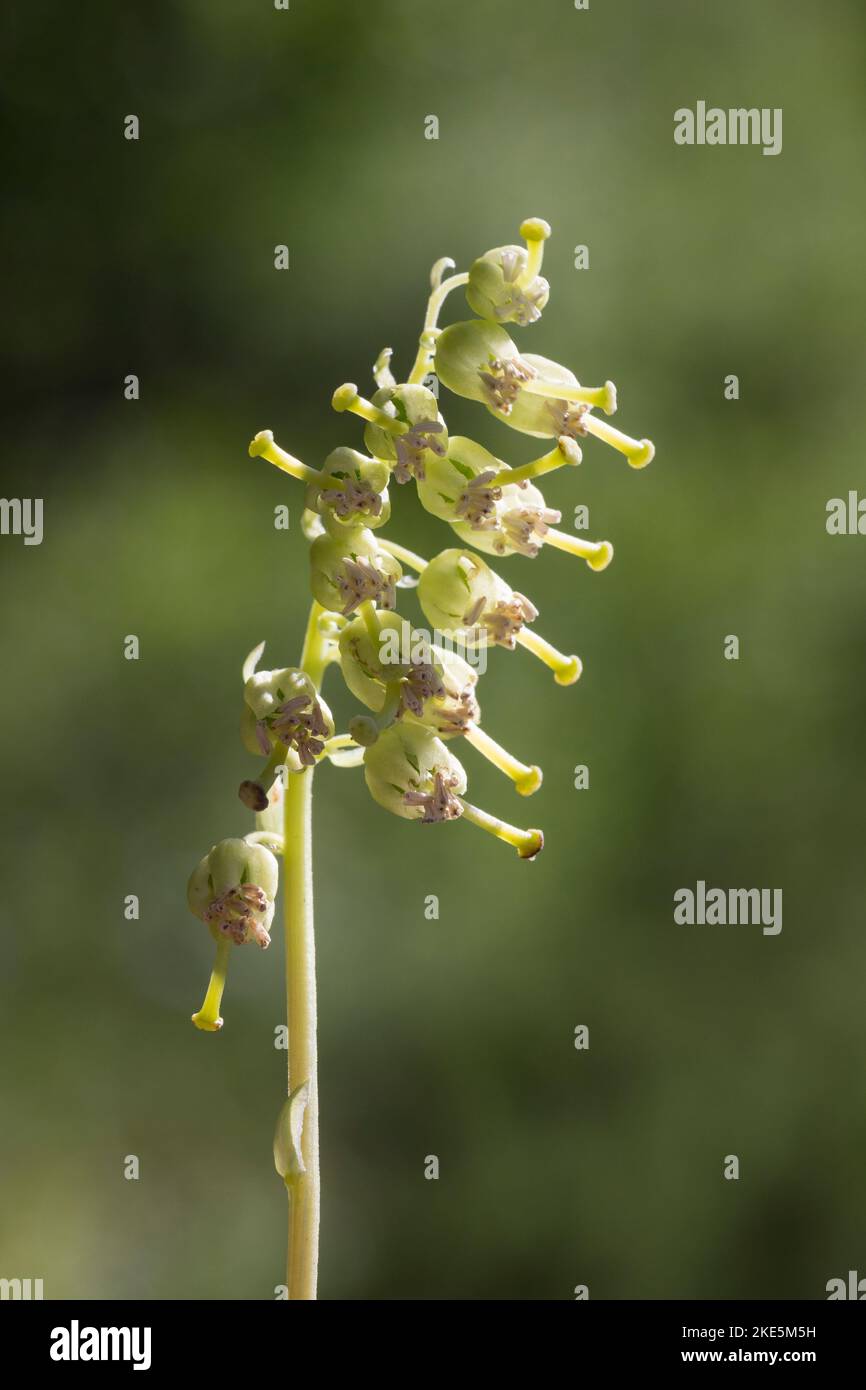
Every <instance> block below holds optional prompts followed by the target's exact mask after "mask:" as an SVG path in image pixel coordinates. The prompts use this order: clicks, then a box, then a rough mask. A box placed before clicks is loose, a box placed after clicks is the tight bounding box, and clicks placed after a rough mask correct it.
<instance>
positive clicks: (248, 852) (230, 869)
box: [187, 839, 279, 1033]
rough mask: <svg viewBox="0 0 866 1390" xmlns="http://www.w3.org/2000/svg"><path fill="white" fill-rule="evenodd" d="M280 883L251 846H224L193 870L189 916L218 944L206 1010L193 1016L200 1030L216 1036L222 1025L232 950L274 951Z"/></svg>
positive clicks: (258, 848) (261, 852) (266, 854)
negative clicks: (250, 946)
mask: <svg viewBox="0 0 866 1390" xmlns="http://www.w3.org/2000/svg"><path fill="white" fill-rule="evenodd" d="M278 882H279V869H278V867H277V861H276V859H275V857H274V855H273V854H272V853H271V851H270V850H269V849H266V848H265V846H264V845H260V844H251V843H250V842H249V841H248V840H238V839H233V840H221V841H220V842H219V844H217V845H214V846H213V848H212V849H211V850H210V851H209V852H208V853H207V854H206V855H205V856H204V858H203V859H202V860H201V861H200V862H199V864H198V866H197V867H196V868H195V869H194V870H193V872H192V874H191V876H190V880H189V884H188V886H187V901H188V903H189V907H190V911H191V912H193V913H194V914H195V916H196V917H198V918H199V919H200V921H202V922H204V923H205V924H206V926H207V927H208V928H209V930H210V933H211V936H212V937H213V938H214V940H215V941H216V943H217V958H216V963H215V965H214V969H213V972H212V975H211V981H210V985H209V986H208V991H207V995H206V997H205V1001H204V1004H203V1005H202V1007H201V1009H200V1010H199V1011H198V1013H195V1014H193V1016H192V1021H193V1023H194V1024H195V1026H196V1027H197V1028H201V1029H203V1030H204V1031H205V1032H208V1033H215V1032H217V1031H218V1029H220V1028H221V1027H222V1025H223V1020H222V1019H221V1018H220V1016H219V1008H220V1002H221V1000H222V993H223V988H224V985H225V975H226V968H227V965H228V953H229V950H230V948H231V947H232V946H243V945H246V944H247V943H250V942H255V944H256V945H257V946H260V947H261V948H262V949H263V950H264V949H266V948H267V947H268V946H269V945H270V941H271V938H270V928H271V923H272V921H273V918H274V907H275V899H276V896H277V886H278Z"/></svg>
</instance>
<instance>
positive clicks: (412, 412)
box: [364, 384, 448, 483]
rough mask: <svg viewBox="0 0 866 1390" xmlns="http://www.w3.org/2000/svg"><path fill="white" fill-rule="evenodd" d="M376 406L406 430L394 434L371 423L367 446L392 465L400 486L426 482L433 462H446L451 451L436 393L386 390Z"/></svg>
mask: <svg viewBox="0 0 866 1390" xmlns="http://www.w3.org/2000/svg"><path fill="white" fill-rule="evenodd" d="M373 405H374V406H376V407H377V408H378V409H379V410H382V411H384V413H385V414H386V415H388V416H390V417H391V419H392V420H393V421H394V423H395V425H396V426H405V428H403V429H395V430H393V431H392V430H390V429H388V428H386V427H385V426H384V425H380V424H377V423H375V422H370V423H368V424H367V426H366V427H365V429H364V443H365V444H366V446H367V448H368V449H369V451H370V453H371V454H373V455H374V457H375V458H377V459H386V460H387V461H388V463H389V464H390V465H391V467H392V469H393V472H394V478H395V480H396V481H397V482H398V483H407V482H408V481H409V479H410V478H420V479H423V477H424V474H425V470H426V467H427V464H428V463H429V462H430V460H431V459H435V458H442V457H443V456H444V454H445V450H446V449H447V447H448V431H447V429H446V428H445V421H444V420H443V419H442V416H441V415H440V414H439V406H438V404H437V401H436V397H435V396H434V395H433V392H432V391H428V389H427V387H426V386H415V385H408V384H407V385H401V386H386V387H383V388H381V389H380V390H379V391H377V392H376V394H375V395H374V396H373Z"/></svg>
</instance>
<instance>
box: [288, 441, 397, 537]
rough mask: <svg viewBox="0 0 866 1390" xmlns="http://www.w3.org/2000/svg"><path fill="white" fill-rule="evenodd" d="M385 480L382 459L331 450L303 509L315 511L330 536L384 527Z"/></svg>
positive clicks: (388, 508) (386, 474) (386, 508)
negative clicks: (362, 528)
mask: <svg viewBox="0 0 866 1390" xmlns="http://www.w3.org/2000/svg"><path fill="white" fill-rule="evenodd" d="M389 477H390V470H389V468H388V465H387V464H386V463H384V462H383V461H382V460H380V459H371V458H367V457H366V455H364V454H359V453H358V451H357V449H348V448H345V447H340V448H339V449H334V451H333V452H332V453H330V454H329V455H328V457H327V458H326V459H325V463H324V467H323V468H322V472H321V474H320V475H319V478H318V479H317V480H316V482H315V483H310V484H309V486H308V488H307V494H306V505H307V508H308V509H309V510H310V511H315V512H318V514H319V516H320V517H321V518H322V520H323V522H324V524H325V527H326V528H327V530H328V531H330V533H331V534H332V535H335V534H336V535H339V534H340V532H341V531H343V530H345V529H347V528H356V527H358V526H367V527H370V528H378V527H379V526H384V525H385V524H386V522H387V521H388V519H389V518H390V516H391V502H390V500H389V497H388V479H389Z"/></svg>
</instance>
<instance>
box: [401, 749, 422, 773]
mask: <svg viewBox="0 0 866 1390" xmlns="http://www.w3.org/2000/svg"><path fill="white" fill-rule="evenodd" d="M404 752H406V761H407V763H408V764H409V766H410V767H414V769H415V771H416V772H417V773H418V776H419V777H420V776H421V768H420V766H419V764H418V759H417V758H416V757H415V754H414V753H409V752H408V751H406V750H405V749H404Z"/></svg>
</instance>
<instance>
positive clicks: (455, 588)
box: [418, 549, 583, 685]
mask: <svg viewBox="0 0 866 1390" xmlns="http://www.w3.org/2000/svg"><path fill="white" fill-rule="evenodd" d="M418 600H419V602H420V604H421V609H422V611H423V613H424V616H425V618H426V619H427V621H428V622H429V623H430V624H431V625H432V626H434V627H437V628H438V629H439V630H440V632H447V633H449V634H450V635H451V636H452V637H454V638H455V640H457V641H459V642H461V643H462V644H463V645H464V646H465V647H467V648H471V647H477V646H498V647H505V648H506V649H507V650H508V651H513V650H514V648H515V647H516V646H521V647H525V648H526V650H527V651H529V652H531V653H532V654H533V656H537V657H538V658H539V660H541V661H543V662H544V664H545V665H546V666H548V667H549V668H550V669H551V670H552V671H553V673H554V676H555V678H556V681H557V684H559V685H571V684H573V682H574V681H576V680H577V679H578V677H579V676H580V673H581V671H582V669H583V667H582V664H581V661H580V658H579V657H577V656H566V655H564V654H563V653H562V652H560V651H557V649H556V648H555V647H553V646H551V644H550V643H549V642H546V641H545V640H544V638H543V637H541V636H540V635H539V634H538V633H536V632H530V631H529V630H528V624H530V623H534V622H535V619H536V618H537V617H538V609H537V608H536V607H535V605H534V604H533V603H532V602H531V601H530V600H529V599H528V598H527V597H526V596H525V594H520V593H517V592H516V591H515V590H514V589H512V588H511V586H510V585H509V584H507V583H506V582H505V580H504V579H503V578H502V577H501V575H498V574H497V573H496V572H495V570H492V569H491V568H490V566H489V565H488V564H487V562H486V560H483V559H482V558H481V556H480V555H476V554H475V553H474V552H473V551H471V550H458V549H453V550H443V551H441V552H440V554H438V555H436V556H434V558H433V559H432V560H431V561H430V562H429V564H428V565H426V566H425V568H424V569H423V570H422V572H421V577H420V579H419V581H418Z"/></svg>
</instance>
